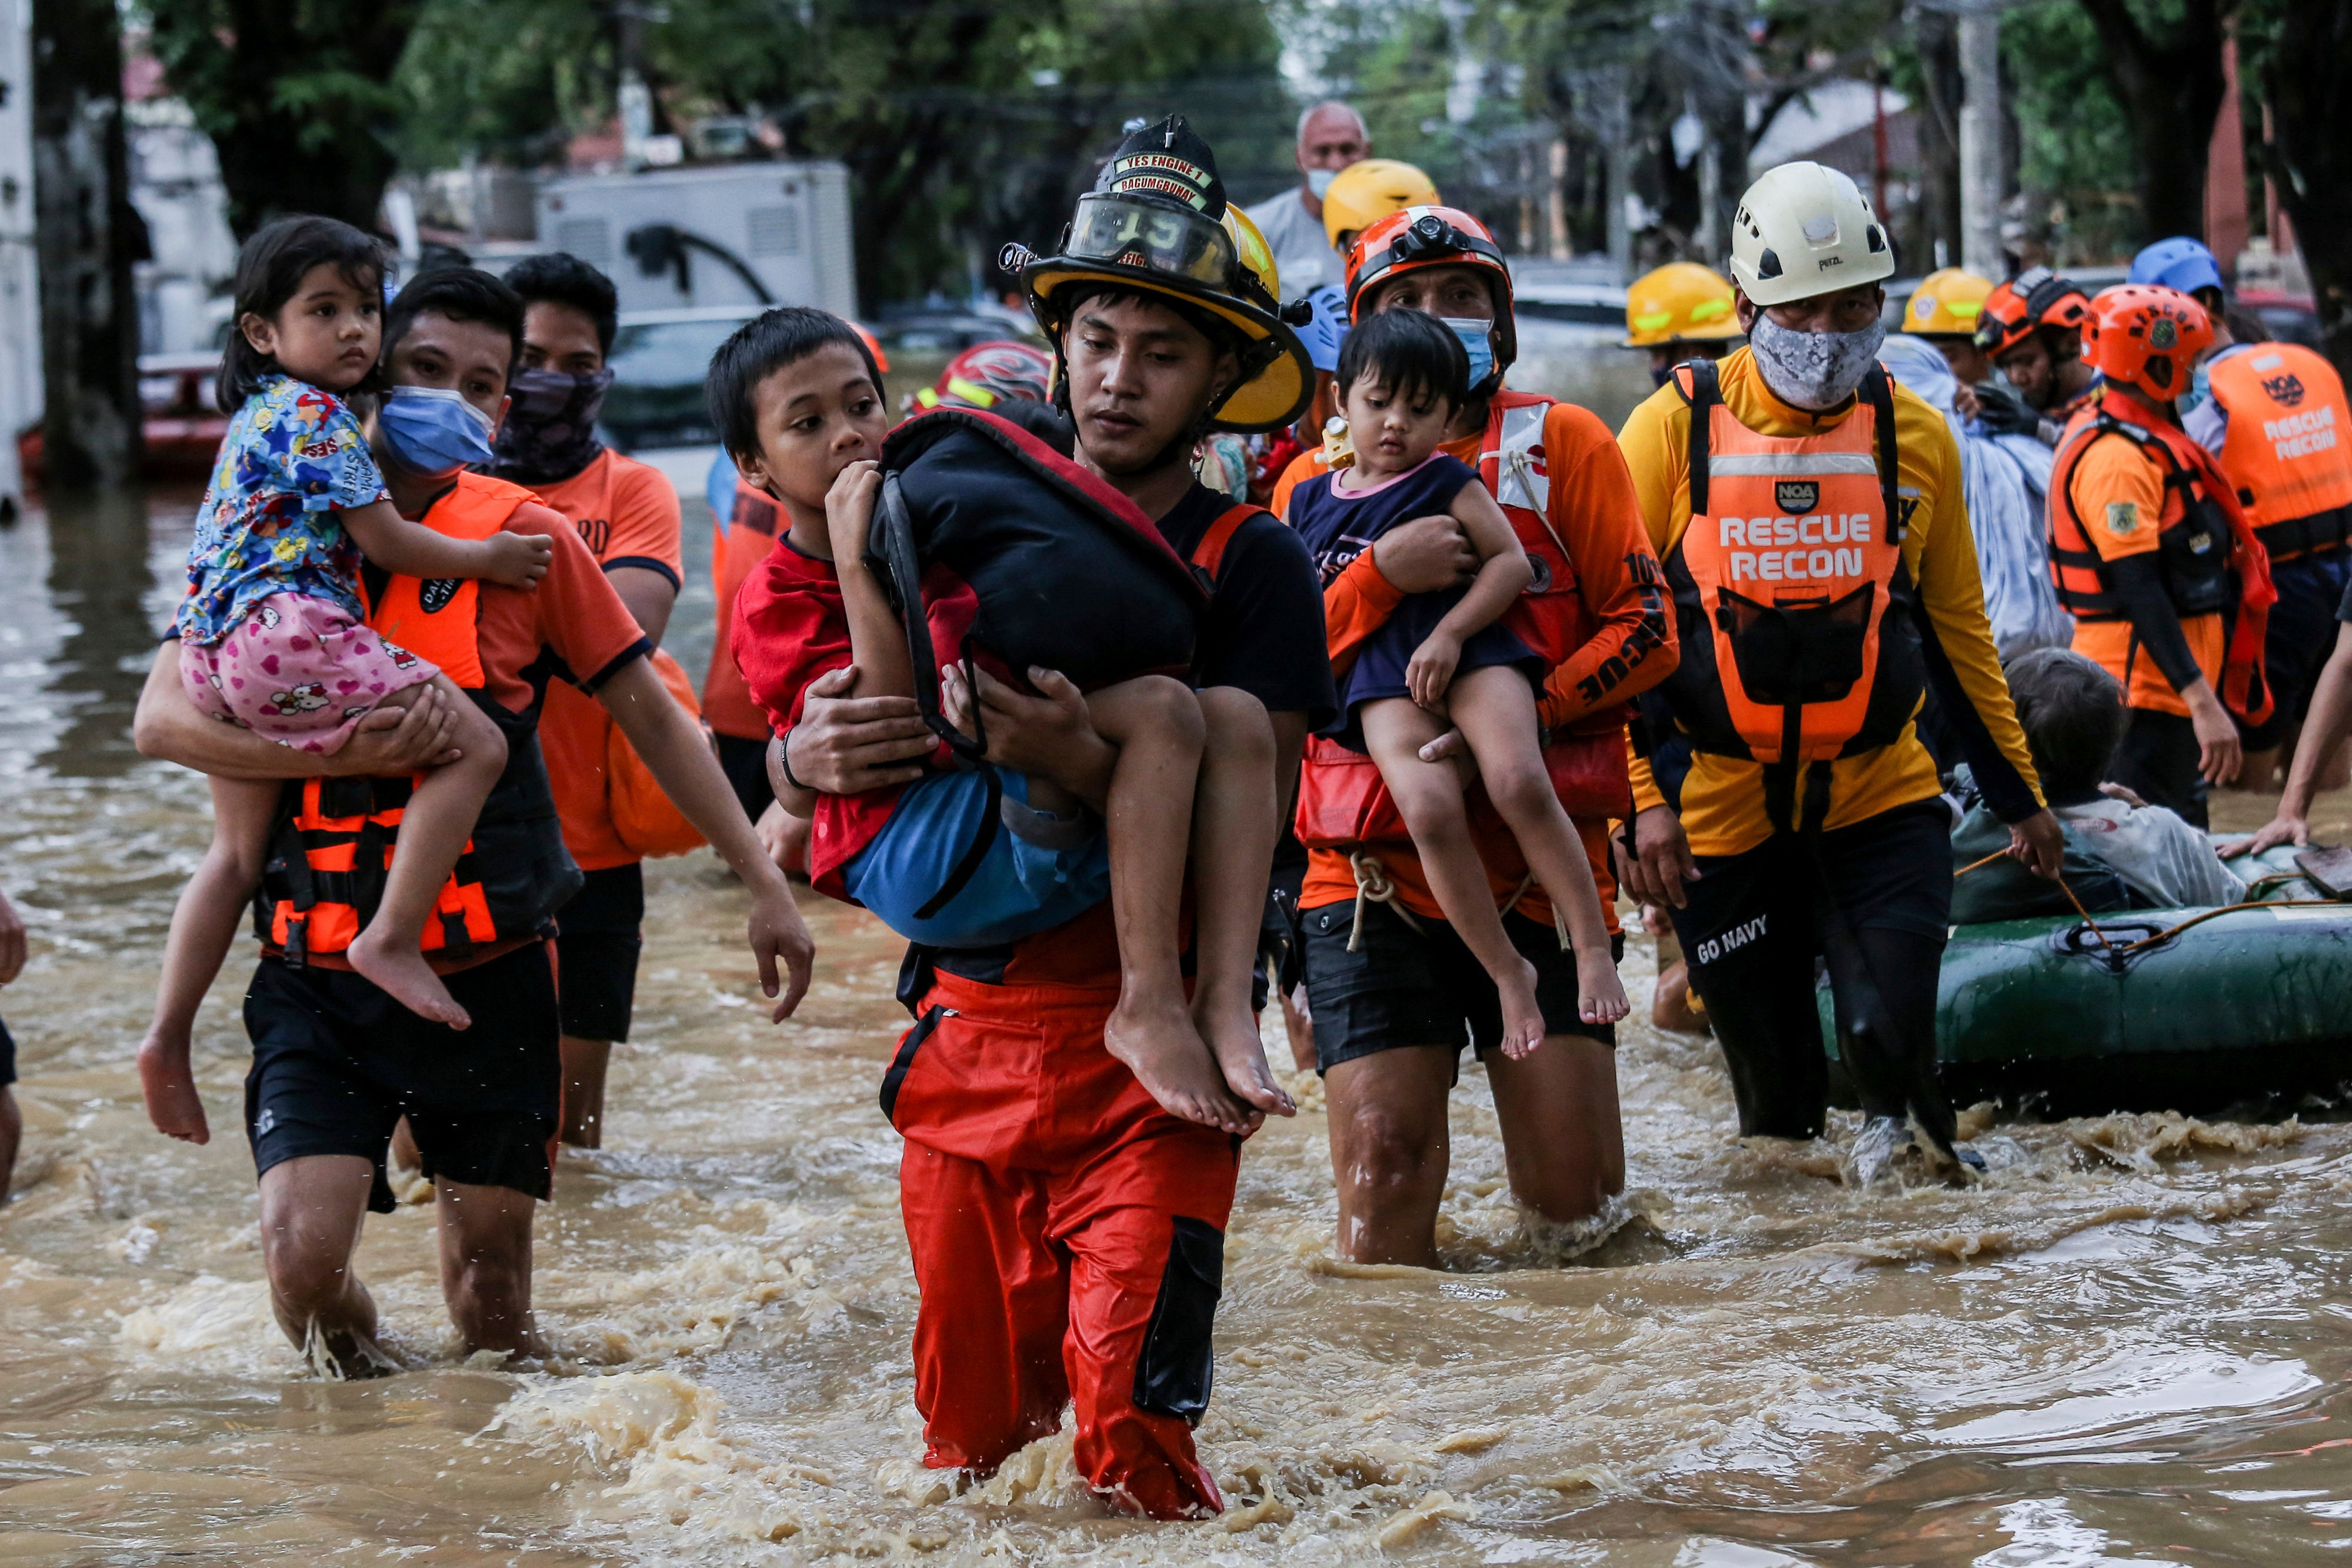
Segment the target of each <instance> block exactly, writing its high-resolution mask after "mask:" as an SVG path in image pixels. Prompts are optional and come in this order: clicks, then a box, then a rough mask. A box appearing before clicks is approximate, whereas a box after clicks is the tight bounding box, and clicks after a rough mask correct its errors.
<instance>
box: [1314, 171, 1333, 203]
mask: <svg viewBox="0 0 2352 1568" xmlns="http://www.w3.org/2000/svg"><path fill="white" fill-rule="evenodd" d="M1338 178H1339V170H1337V169H1309V170H1307V194H1308V195H1311V196H1313V197H1314V198H1315V199H1316V200H1317V201H1318V202H1319V201H1321V200H1322V199H1323V193H1324V192H1326V191H1328V190H1329V189H1330V188H1331V182H1332V181H1334V180H1336V179H1338Z"/></svg>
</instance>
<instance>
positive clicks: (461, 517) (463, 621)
mask: <svg viewBox="0 0 2352 1568" xmlns="http://www.w3.org/2000/svg"><path fill="white" fill-rule="evenodd" d="M530 500H537V498H536V497H535V496H533V495H532V494H531V492H530V491H529V490H527V489H523V488H522V487H521V486H520V485H512V484H509V483H507V482H506V481H505V480H503V479H489V478H487V477H485V476H483V475H479V474H472V473H467V474H461V475H460V476H459V477H458V479H457V486H456V488H455V489H451V490H450V491H449V492H448V493H446V494H445V495H443V496H442V497H441V498H440V499H439V500H436V501H435V502H434V503H433V505H432V506H431V507H430V508H429V509H427V510H426V511H425V516H424V517H423V518H422V519H421V520H420V521H422V522H423V523H424V524H425V527H427V528H430V529H432V530H433V531H435V532H436V533H440V534H444V535H446V536H447V537H449V538H451V539H467V540H479V539H488V537H489V536H490V535H492V534H494V533H496V532H497V531H499V529H500V528H501V527H503V526H504V525H505V523H506V520H507V519H508V518H509V517H510V516H512V515H513V513H514V510H515V509H516V508H517V507H519V506H520V505H522V504H523V503H524V502H525V501H530ZM369 575H371V576H373V575H374V574H369ZM361 586H362V591H363V593H364V595H365V597H366V599H367V601H368V603H369V606H370V608H369V613H368V624H369V625H370V626H373V627H374V628H375V629H376V630H377V631H378V632H380V633H382V634H383V637H385V638H386V640H388V641H390V642H392V643H394V644H395V645H397V646H399V647H404V648H407V649H409V650H410V651H412V652H414V653H415V654H418V655H420V656H421V657H423V658H428V659H431V660H432V661H433V662H434V663H435V664H437V665H439V666H440V667H441V668H442V671H443V672H444V673H445V674H446V675H447V676H448V677H449V679H450V680H451V681H453V682H454V683H455V684H457V686H458V687H460V688H461V689H464V690H465V691H466V692H467V694H468V695H469V696H471V697H472V698H473V699H474V701H475V703H476V705H477V706H478V707H479V708H480V709H481V710H483V711H484V712H485V713H487V714H488V716H489V718H490V720H491V721H492V722H494V723H496V724H497V725H498V726H499V731H500V732H501V733H502V734H503V735H504V736H505V739H506V742H507V766H506V772H505V773H502V774H500V775H499V782H498V784H497V785H496V787H494V788H493V789H492V790H491V791H490V795H489V798H488V800H487V801H486V802H484V803H483V805H482V811H481V816H479V817H478V819H477V820H476V822H475V824H474V831H473V835H472V837H470V838H469V839H467V844H466V848H465V852H464V853H463V854H461V855H460V856H458V858H457V868H456V870H455V871H454V872H453V873H452V874H451V875H450V878H449V879H448V880H447V881H446V882H445V883H443V884H442V886H441V897H440V899H439V900H438V901H437V902H436V905H435V906H434V918H432V919H428V920H427V921H425V938H424V943H423V946H424V949H425V952H426V953H427V954H428V955H430V956H434V957H438V958H444V959H450V960H456V961H460V962H462V961H463V960H465V959H466V958H467V957H468V956H470V955H471V954H472V953H473V952H475V951H476V950H478V949H480V948H485V947H488V946H491V945H493V944H498V943H503V942H510V941H517V940H520V939H524V938H529V937H537V936H547V935H551V934H553V925H552V922H551V916H552V915H553V914H554V912H555V911H556V910H559V909H561V908H562V906H563V905H564V904H565V903H566V902H567V901H569V900H570V899H571V897H572V894H574V893H576V892H578V891H579V890H580V887H581V883H582V880H583V879H582V877H581V874H580V868H579V867H577V866H575V865H574V864H572V857H571V855H570V854H569V853H568V852H566V850H565V849H564V847H563V833H562V824H561V823H560V822H559V821H558V820H557V817H556V815H555V798H554V796H553V795H551V793H550V792H549V790H548V785H547V768H546V765H545V764H544V763H542V762H541V760H540V754H539V740H538V736H537V734H536V732H535V731H536V730H537V728H538V723H539V706H538V704H537V703H533V704H532V705H531V706H530V708H529V709H528V710H525V711H524V712H522V713H520V714H515V713H509V712H508V711H506V710H504V709H503V708H500V707H499V705H498V704H497V703H496V702H493V701H491V700H489V699H488V697H487V696H486V695H484V693H483V691H482V688H483V686H484V684H485V679H484V675H483V671H482V659H481V648H480V644H479V640H478V631H479V628H478V616H477V614H476V612H477V609H478V605H479V600H480V595H481V585H480V584H478V583H477V582H476V581H474V580H473V579H471V578H446V577H443V578H434V579H432V580H430V581H421V580H419V579H417V578H414V577H392V578H389V579H384V578H381V577H378V578H377V579H376V581H375V582H373V583H371V582H369V581H367V580H366V578H365V577H363V579H362V584H361ZM414 786H415V779H413V778H396V779H369V778H336V779H306V780H304V781H303V783H302V787H301V789H300V790H299V792H297V793H295V794H294V795H293V796H292V798H291V799H290V800H289V803H288V804H287V805H283V806H281V807H280V809H279V814H278V823H277V826H275V827H274V828H273V830H272V832H271V835H270V843H269V855H268V860H267V861H266V862H265V864H264V867H263V871H262V879H261V887H260V889H259V891H258V892H257V893H256V894H255V897H254V927H255V930H256V931H257V932H258V934H259V935H260V936H261V938H262V940H263V941H265V942H268V943H270V944H271V945H273V946H275V947H277V948H278V949H279V950H280V951H282V952H284V953H285V955H286V961H287V963H289V964H292V965H294V966H296V967H298V968H299V967H300V966H301V965H302V963H304V962H305V961H306V960H307V959H309V958H310V957H312V956H315V955H318V954H321V953H336V952H342V951H343V950H344V949H346V948H348V947H350V946H351V944H352V940H353V939H354V938H356V937H357V936H358V935H359V933H360V932H361V931H362V930H363V929H364V928H365V927H366V925H367V922H368V921H370V920H372V919H373V918H374V916H375V911H376V906H377V905H378V904H379V903H380V902H381V901H382V900H383V888H384V880H385V875H386V872H387V871H388V869H389V868H390V867H391V865H392V855H393V849H394V845H395V844H396V843H397V842H398V840H399V837H400V819H401V815H402V811H403V809H404V807H405V806H406V805H407V803H408V795H409V792H410V790H411V789H412V788H413V787H414Z"/></svg>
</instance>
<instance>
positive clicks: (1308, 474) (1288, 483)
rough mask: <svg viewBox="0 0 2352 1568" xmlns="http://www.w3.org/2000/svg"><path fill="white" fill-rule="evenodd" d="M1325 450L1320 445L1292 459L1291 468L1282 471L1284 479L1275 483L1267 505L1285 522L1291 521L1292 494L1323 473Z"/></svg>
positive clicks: (1309, 448) (1308, 448)
mask: <svg viewBox="0 0 2352 1568" xmlns="http://www.w3.org/2000/svg"><path fill="white" fill-rule="evenodd" d="M1323 471H1324V468H1323V448H1322V446H1321V444H1320V443H1318V444H1317V445H1315V446H1312V447H1307V450H1305V451H1304V452H1301V453H1299V454H1298V456H1297V457H1295V458H1291V459H1290V467H1288V468H1285V469H1283V470H1282V478H1280V479H1276V480H1275V481H1274V495H1273V497H1272V499H1271V500H1269V501H1268V502H1267V503H1266V504H1267V505H1269V506H1270V507H1272V508H1273V509H1274V515H1275V516H1276V517H1278V518H1280V519H1282V521H1285V522H1288V521H1290V492H1291V491H1293V490H1295V489H1297V488H1298V487H1299V486H1301V485H1303V484H1305V483H1306V482H1307V480H1309V479H1313V478H1314V477H1315V476H1316V475H1318V474H1319V473H1322V472H1323Z"/></svg>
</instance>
